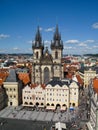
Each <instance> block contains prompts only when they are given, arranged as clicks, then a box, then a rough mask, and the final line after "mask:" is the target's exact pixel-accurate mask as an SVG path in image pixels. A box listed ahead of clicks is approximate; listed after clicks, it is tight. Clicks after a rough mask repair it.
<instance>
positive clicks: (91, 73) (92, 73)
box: [84, 69, 96, 87]
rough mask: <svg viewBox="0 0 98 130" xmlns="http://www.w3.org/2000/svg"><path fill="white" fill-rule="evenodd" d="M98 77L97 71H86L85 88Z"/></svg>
mask: <svg viewBox="0 0 98 130" xmlns="http://www.w3.org/2000/svg"><path fill="white" fill-rule="evenodd" d="M94 77H96V71H93V70H91V69H89V70H87V71H84V87H88V85H89V83H90V80H91V79H93V78H94Z"/></svg>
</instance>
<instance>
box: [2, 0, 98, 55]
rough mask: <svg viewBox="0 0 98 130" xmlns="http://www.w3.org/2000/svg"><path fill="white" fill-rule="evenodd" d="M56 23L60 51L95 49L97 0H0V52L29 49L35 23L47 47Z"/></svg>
mask: <svg viewBox="0 0 98 130" xmlns="http://www.w3.org/2000/svg"><path fill="white" fill-rule="evenodd" d="M56 24H58V27H59V32H60V33H61V38H62V41H63V44H64V50H63V53H64V54H87V53H93V54H95V53H98V0H0V53H33V52H32V41H34V39H35V34H36V31H37V26H40V31H41V35H42V40H43V41H44V44H45V46H47V47H50V43H51V40H53V34H54V30H55V27H56Z"/></svg>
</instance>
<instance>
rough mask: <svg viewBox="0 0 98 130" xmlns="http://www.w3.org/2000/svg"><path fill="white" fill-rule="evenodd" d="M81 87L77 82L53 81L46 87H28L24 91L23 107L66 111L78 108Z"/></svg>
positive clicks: (55, 79) (56, 79)
mask: <svg viewBox="0 0 98 130" xmlns="http://www.w3.org/2000/svg"><path fill="white" fill-rule="evenodd" d="M78 99H79V86H78V84H77V83H76V82H75V81H70V80H65V79H64V80H59V79H58V78H54V79H52V80H51V81H50V82H48V83H47V84H46V87H45V86H44V85H38V86H34V85H33V86H32V87H30V86H26V87H25V88H24V89H23V96H22V100H23V106H38V107H46V109H51V110H55V109H57V108H60V110H66V108H69V107H74V106H78Z"/></svg>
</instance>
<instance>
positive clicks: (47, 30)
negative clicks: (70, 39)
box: [45, 27, 54, 32]
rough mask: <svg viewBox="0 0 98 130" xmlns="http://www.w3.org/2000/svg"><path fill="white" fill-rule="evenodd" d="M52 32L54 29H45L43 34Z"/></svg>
mask: <svg viewBox="0 0 98 130" xmlns="http://www.w3.org/2000/svg"><path fill="white" fill-rule="evenodd" d="M53 31H54V27H51V28H47V29H45V32H53Z"/></svg>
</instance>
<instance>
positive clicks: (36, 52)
mask: <svg viewBox="0 0 98 130" xmlns="http://www.w3.org/2000/svg"><path fill="white" fill-rule="evenodd" d="M36 59H38V51H37V52H36Z"/></svg>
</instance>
